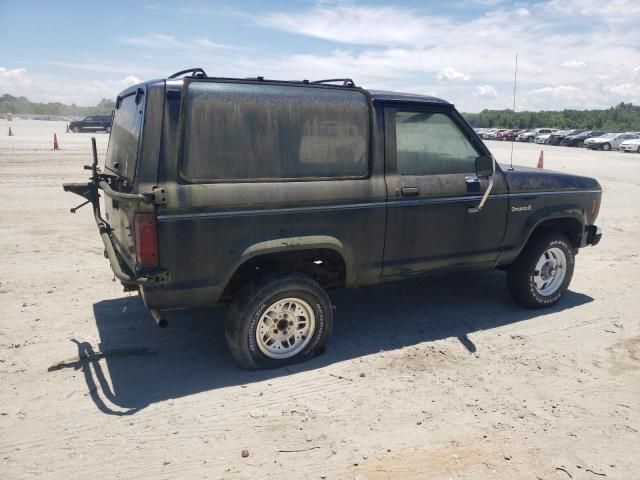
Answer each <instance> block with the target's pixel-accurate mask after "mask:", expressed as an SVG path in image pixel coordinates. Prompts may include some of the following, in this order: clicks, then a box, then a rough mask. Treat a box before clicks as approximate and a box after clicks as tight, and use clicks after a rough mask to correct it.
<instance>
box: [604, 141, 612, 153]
mask: <svg viewBox="0 0 640 480" xmlns="http://www.w3.org/2000/svg"><path fill="white" fill-rule="evenodd" d="M602 149H603V150H604V151H605V152H608V151H609V150H611V145H610V144H608V143H605V144H604V145H602Z"/></svg>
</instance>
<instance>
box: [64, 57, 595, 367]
mask: <svg viewBox="0 0 640 480" xmlns="http://www.w3.org/2000/svg"><path fill="white" fill-rule="evenodd" d="M185 73H187V74H189V75H188V76H187V77H186V78H176V77H177V76H178V75H184V74H185ZM116 105H117V106H116V110H115V116H114V128H113V132H112V133H111V137H110V140H109V146H108V149H107V154H106V161H105V168H104V170H101V169H99V168H98V157H97V154H96V150H95V140H94V163H93V166H91V167H87V168H90V169H91V170H92V177H91V180H90V181H89V182H86V183H80V184H66V185H65V186H64V188H65V190H67V191H71V192H73V193H77V194H78V195H81V196H83V197H85V198H86V199H87V200H89V201H90V202H91V204H92V205H93V213H94V216H95V221H96V223H97V225H98V230H99V233H100V236H101V238H102V241H103V243H104V248H105V254H106V256H107V258H108V259H109V262H110V264H111V268H112V269H113V272H114V274H115V276H116V277H117V278H118V279H119V280H120V281H121V282H122V283H123V285H124V286H125V288H126V289H129V290H139V291H140V295H141V298H142V301H143V302H144V304H145V305H146V306H147V307H148V308H149V309H150V311H151V314H152V316H153V318H154V319H155V320H156V321H157V322H158V323H159V324H160V325H161V326H165V325H166V324H167V320H166V317H165V316H164V315H165V314H164V313H163V312H167V311H169V310H173V309H180V308H189V307H195V306H206V305H214V304H217V303H221V302H222V303H225V302H227V303H229V306H228V311H227V320H226V326H225V329H226V338H227V343H228V345H229V348H230V350H231V353H232V354H233V357H234V359H235V360H236V361H237V362H238V363H239V364H240V365H241V366H243V367H246V368H268V367H277V366H281V365H286V364H288V363H291V362H297V361H301V360H304V359H306V358H309V357H311V356H313V355H314V354H316V353H318V352H320V351H321V350H322V348H323V346H324V345H325V343H326V342H327V340H328V338H329V335H330V334H331V330H332V325H333V310H332V307H331V301H330V299H329V296H328V295H327V293H326V291H327V290H329V289H335V288H342V287H358V286H362V285H368V284H375V283H380V282H387V281H390V280H398V279H403V278H410V277H415V276H417V275H424V274H428V273H430V272H434V271H442V270H450V269H470V268H478V267H484V268H497V267H500V268H503V269H506V270H507V286H508V288H509V291H510V292H511V294H512V296H513V298H514V299H515V300H516V301H517V302H519V303H520V304H522V305H524V306H525V307H529V308H539V307H547V306H550V305H553V304H554V303H556V302H557V301H558V300H559V299H560V298H561V297H562V295H563V294H564V292H565V291H566V290H567V287H568V286H569V282H570V281H571V277H572V275H573V269H574V256H575V254H576V253H577V251H578V249H579V248H581V247H585V246H587V245H596V244H597V243H598V241H599V240H600V237H601V232H600V230H599V229H598V228H597V227H596V226H595V225H594V221H595V219H596V217H597V215H598V210H599V208H600V198H601V193H602V191H601V187H600V185H599V184H598V182H597V181H596V180H594V179H592V178H588V177H581V176H575V175H569V174H566V173H555V172H550V171H546V170H536V169H530V168H520V167H516V168H514V169H504V170H503V169H502V168H501V167H500V166H499V165H498V164H497V163H496V162H495V160H494V158H493V156H492V155H491V152H489V150H488V149H487V147H486V146H485V144H484V143H483V142H482V140H480V138H478V136H477V135H476V134H475V133H474V131H473V129H472V128H471V127H470V126H469V124H468V123H467V122H466V121H465V120H464V119H463V117H462V116H461V115H460V114H459V113H458V112H457V111H456V109H455V108H454V107H453V105H451V104H450V103H448V102H446V101H444V100H441V99H438V98H434V97H429V96H422V95H412V94H405V93H394V92H385V91H374V90H365V89H363V88H359V87H357V86H355V85H354V83H353V82H352V81H351V80H349V79H344V80H326V81H316V82H310V81H299V82H296V81H275V80H265V79H263V78H261V77H258V78H254V79H236V78H211V77H207V76H206V74H205V73H204V71H202V70H201V69H194V70H189V71H185V72H179V74H176V75H175V76H172V77H169V78H168V79H166V80H156V81H150V82H146V83H142V84H140V85H137V86H134V87H131V88H129V89H128V90H125V91H124V92H122V93H121V94H120V95H119V96H118V99H117V103H116ZM100 195H102V196H104V197H105V200H106V201H105V202H104V205H105V209H104V211H101V209H100V202H99V196H100Z"/></svg>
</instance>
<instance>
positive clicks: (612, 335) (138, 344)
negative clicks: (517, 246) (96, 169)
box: [0, 120, 640, 480]
mask: <svg viewBox="0 0 640 480" xmlns="http://www.w3.org/2000/svg"><path fill="white" fill-rule="evenodd" d="M12 129H13V132H14V134H15V136H13V137H8V136H7V123H6V121H0V265H1V266H2V269H1V270H0V311H1V312H2V316H1V317H0V385H1V389H0V478H3V479H16V478H35V477H38V478H52V479H84V478H87V477H94V478H127V479H129V478H153V479H158V478H212V479H219V478H226V479H243V478H247V479H248V478H251V479H255V478H265V479H267V478H269V479H302V478H305V479H306V478H310V479H313V478H318V479H319V478H328V479H334V478H343V479H354V478H357V479H367V478H368V479H369V480H377V479H414V478H415V479H417V478H420V479H426V478H428V479H449V478H452V479H461V478H466V479H485V478H486V479H494V478H497V479H520V478H522V479H545V480H547V479H570V478H573V479H597V478H609V479H624V480H628V479H633V478H639V475H640V474H639V473H638V472H639V471H640V434H639V430H640V401H639V400H640V382H639V379H640V377H639V374H640V323H639V321H638V315H639V314H638V312H639V310H640V295H638V287H639V286H640V268H639V266H640V257H639V253H640V243H639V242H638V238H640V206H639V205H638V201H639V200H640V155H636V154H622V153H618V152H592V151H585V150H581V149H567V148H560V147H545V166H546V167H547V168H550V169H556V170H561V171H565V170H566V171H572V172H576V173H581V174H586V175H592V176H595V177H597V178H598V179H599V180H600V182H601V183H602V185H603V186H604V190H605V192H604V197H603V198H604V202H603V206H602V209H601V213H600V218H599V221H598V223H599V224H600V225H601V226H602V227H603V228H604V231H605V235H604V238H603V241H602V243H601V244H600V245H599V246H598V247H597V248H588V249H585V250H582V251H581V252H580V254H579V255H578V257H577V266H576V271H575V276H574V280H573V283H572V285H571V291H570V292H569V293H568V295H567V296H566V298H565V299H564V301H563V302H562V303H561V304H559V305H558V306H557V307H555V308H552V309H550V310H546V311H542V312H539V311H527V310H522V309H520V308H519V307H517V306H515V305H514V304H513V303H512V301H511V300H510V298H509V296H508V293H507V291H506V288H505V287H504V274H503V273H502V272H497V271H496V272H484V273H471V274H457V275H449V276H445V277H439V278H429V279H421V280H416V281H409V282H404V283H397V284H394V285H390V286H384V287H372V288H365V289H360V290H357V291H342V292H337V293H335V294H334V295H333V302H334V304H335V307H336V312H335V313H336V326H335V331H334V337H333V339H332V341H331V343H330V346H329V349H328V351H327V353H326V354H325V355H323V356H321V357H318V358H317V359H315V360H313V361H311V362H309V363H306V364H303V365H299V366H296V367H293V368H289V369H286V370H276V371H269V372H253V373H251V372H245V371H241V370H239V369H238V368H237V367H236V366H235V365H234V364H233V363H232V361H231V358H230V356H229V354H228V353H227V351H226V348H225V344H224V335H223V327H222V322H221V320H222V318H223V315H224V312H223V310H221V309H217V310H213V311H196V312H185V313H179V314H174V315H172V316H170V322H171V324H170V326H169V328H167V329H164V330H161V329H158V328H157V327H156V325H155V323H154V322H153V320H152V319H151V317H150V316H149V315H148V314H147V313H146V312H145V310H144V308H143V307H142V306H141V303H140V302H139V301H138V299H137V297H135V296H130V295H128V294H124V293H122V290H121V288H120V287H119V286H118V284H117V283H115V282H112V281H111V279H112V275H111V274H110V270H109V267H108V264H107V261H106V260H105V259H104V258H103V256H102V246H101V242H100V239H99V237H98V235H97V232H96V228H95V224H94V222H93V220H92V217H91V214H90V210H89V208H85V209H82V210H80V211H79V212H78V214H76V215H71V214H70V213H69V208H70V207H72V206H75V205H76V204H77V203H79V200H80V199H79V197H74V196H72V195H70V194H67V193H64V192H63V191H62V188H61V187H60V184H61V183H63V182H65V181H66V182H69V181H81V180H83V179H84V178H85V177H86V175H87V172H84V171H83V170H82V165H83V164H87V163H89V162H90V148H89V137H90V135H89V134H65V133H64V124H62V123H56V122H44V121H41V122H38V121H24V120H22V121H20V120H15V121H14V122H13V125H12ZM54 132H57V133H58V137H59V139H60V146H61V148H62V150H61V151H55V152H54V151H52V150H51V146H52V136H53V133H54ZM96 137H97V138H98V141H99V145H100V151H101V152H104V150H105V148H106V141H107V136H106V135H105V134H102V133H99V134H96ZM490 147H491V148H492V150H493V151H494V153H495V155H496V157H497V158H498V159H499V160H500V161H501V162H505V161H506V160H507V159H508V156H509V147H510V144H508V143H499V142H492V143H491V144H490ZM539 151H540V146H533V145H526V144H517V145H516V148H515V160H516V163H520V164H523V165H529V166H535V164H536V162H537V157H538V153H539ZM51 367H53V368H51ZM243 449H246V450H248V452H249V456H248V457H246V458H243V457H242V456H241V452H242V450H243Z"/></svg>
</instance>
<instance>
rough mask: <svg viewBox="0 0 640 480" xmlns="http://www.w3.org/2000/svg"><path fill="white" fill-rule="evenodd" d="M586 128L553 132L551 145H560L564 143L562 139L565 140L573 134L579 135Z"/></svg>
mask: <svg viewBox="0 0 640 480" xmlns="http://www.w3.org/2000/svg"><path fill="white" fill-rule="evenodd" d="M584 131H585V129H584V128H581V129H578V130H560V131H558V132H554V133H552V134H551V136H549V142H548V143H549V145H560V144H561V143H562V140H564V139H565V138H566V137H569V136H571V135H577V134H579V133H582V132H584Z"/></svg>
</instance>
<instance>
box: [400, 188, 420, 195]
mask: <svg viewBox="0 0 640 480" xmlns="http://www.w3.org/2000/svg"><path fill="white" fill-rule="evenodd" d="M400 192H401V193H402V196H403V197H416V196H418V195H419V194H420V189H419V188H418V187H402V188H401V189H400Z"/></svg>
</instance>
